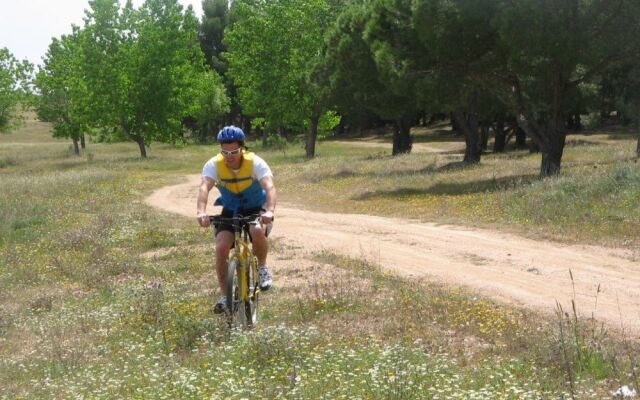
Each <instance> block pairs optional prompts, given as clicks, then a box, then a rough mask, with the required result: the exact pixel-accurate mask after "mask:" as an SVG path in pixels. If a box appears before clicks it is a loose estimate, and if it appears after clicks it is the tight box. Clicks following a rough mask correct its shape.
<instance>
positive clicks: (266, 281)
mask: <svg viewBox="0 0 640 400" xmlns="http://www.w3.org/2000/svg"><path fill="white" fill-rule="evenodd" d="M258 276H260V290H264V291H267V290H269V289H271V285H272V284H273V279H272V278H271V272H269V267H267V266H266V265H263V266H262V267H260V268H258Z"/></svg>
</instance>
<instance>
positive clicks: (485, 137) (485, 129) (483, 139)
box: [480, 123, 489, 152]
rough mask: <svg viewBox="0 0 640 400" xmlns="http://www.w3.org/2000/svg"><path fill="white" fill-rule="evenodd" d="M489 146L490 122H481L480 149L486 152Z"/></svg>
mask: <svg viewBox="0 0 640 400" xmlns="http://www.w3.org/2000/svg"><path fill="white" fill-rule="evenodd" d="M488 147H489V124H486V123H482V124H480V151H481V152H486V151H487V148H488Z"/></svg>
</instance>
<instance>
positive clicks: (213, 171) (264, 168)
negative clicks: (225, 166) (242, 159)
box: [202, 154, 273, 182]
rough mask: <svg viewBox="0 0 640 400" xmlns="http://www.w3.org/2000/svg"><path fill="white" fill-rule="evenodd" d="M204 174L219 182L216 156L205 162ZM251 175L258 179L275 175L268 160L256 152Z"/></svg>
mask: <svg viewBox="0 0 640 400" xmlns="http://www.w3.org/2000/svg"><path fill="white" fill-rule="evenodd" d="M234 172H237V171H234ZM202 176H204V177H207V178H209V179H213V180H214V181H216V182H218V165H217V164H216V160H215V157H212V158H211V159H210V160H209V161H207V162H206V163H205V164H204V167H202ZM251 176H252V177H253V178H255V179H257V180H258V181H260V180H262V178H264V177H265V176H271V177H272V176H273V174H272V173H271V168H269V165H268V164H267V162H266V161H264V160H263V159H262V158H261V157H259V156H257V155H255V154H254V155H253V173H252V174H251Z"/></svg>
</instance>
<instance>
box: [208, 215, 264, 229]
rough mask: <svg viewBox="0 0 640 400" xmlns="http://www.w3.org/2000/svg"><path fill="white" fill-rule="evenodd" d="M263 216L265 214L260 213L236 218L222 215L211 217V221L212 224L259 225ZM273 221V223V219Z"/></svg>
mask: <svg viewBox="0 0 640 400" xmlns="http://www.w3.org/2000/svg"><path fill="white" fill-rule="evenodd" d="M262 214H263V213H262V212H259V213H255V214H251V215H247V216H244V215H237V216H235V217H223V216H222V215H210V216H209V221H210V222H211V223H212V224H220V223H226V224H230V225H236V224H238V225H239V226H243V225H257V224H259V222H258V219H259V218H260V216H261V215H262ZM271 220H272V221H273V218H272V219H271Z"/></svg>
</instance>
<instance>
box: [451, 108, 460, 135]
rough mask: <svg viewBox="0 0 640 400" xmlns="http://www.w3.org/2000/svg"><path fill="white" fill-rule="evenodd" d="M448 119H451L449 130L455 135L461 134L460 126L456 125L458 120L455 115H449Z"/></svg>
mask: <svg viewBox="0 0 640 400" xmlns="http://www.w3.org/2000/svg"><path fill="white" fill-rule="evenodd" d="M450 119H451V130H452V131H453V132H454V133H455V134H458V135H460V134H462V130H461V129H460V124H459V123H458V120H457V119H456V117H455V113H451V114H450Z"/></svg>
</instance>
